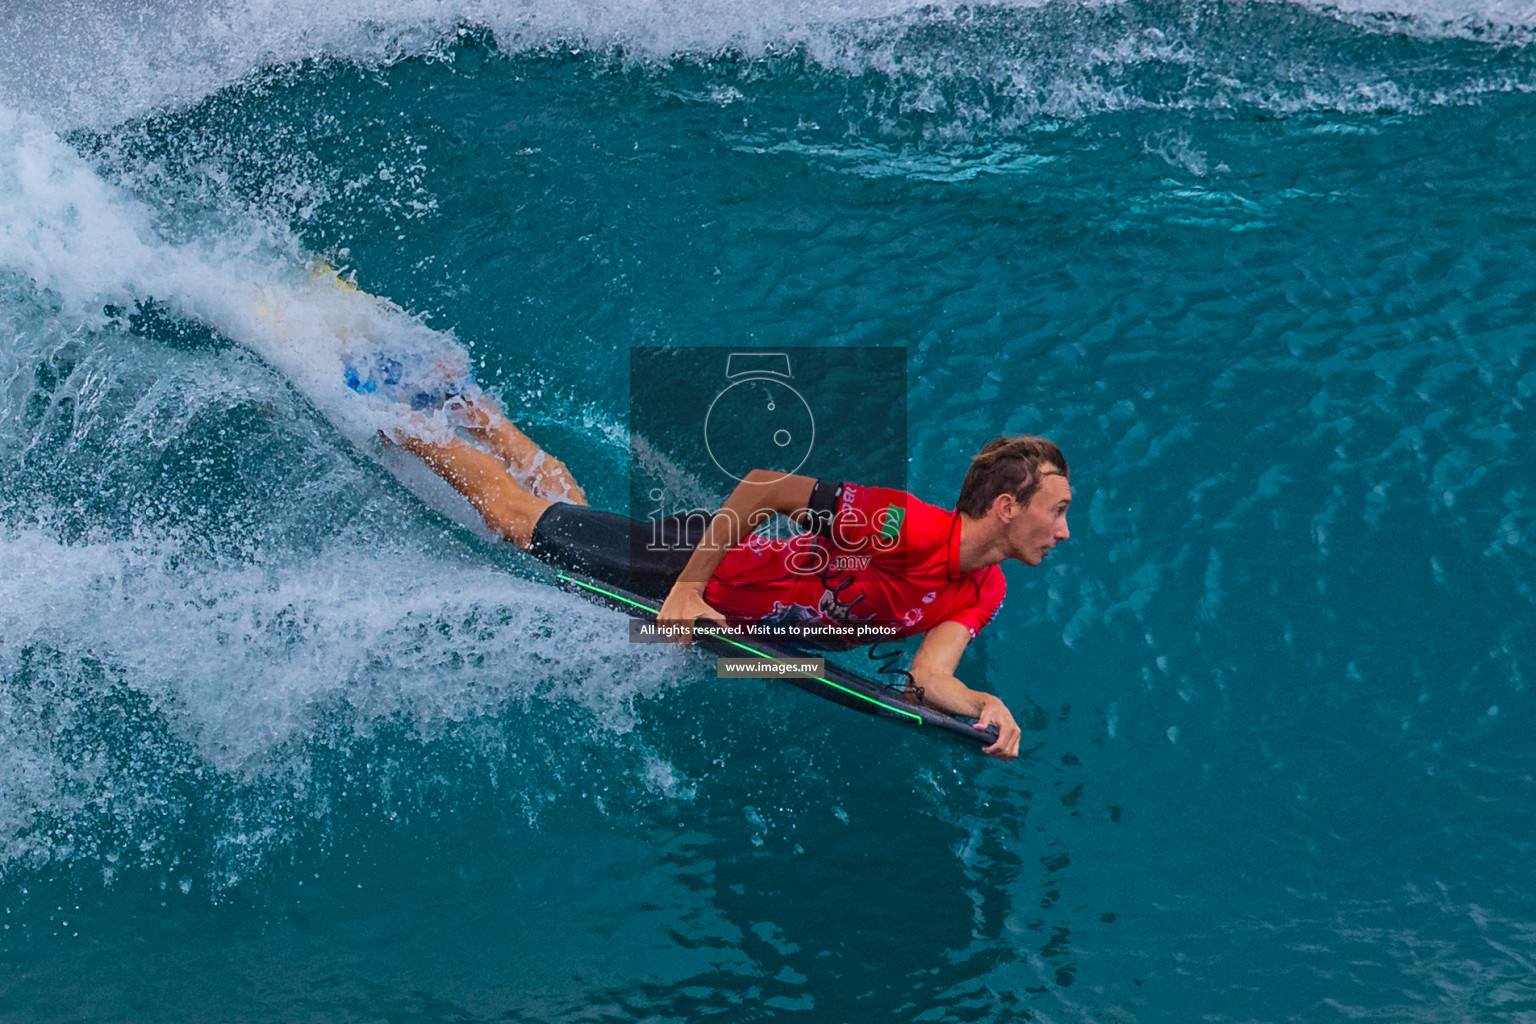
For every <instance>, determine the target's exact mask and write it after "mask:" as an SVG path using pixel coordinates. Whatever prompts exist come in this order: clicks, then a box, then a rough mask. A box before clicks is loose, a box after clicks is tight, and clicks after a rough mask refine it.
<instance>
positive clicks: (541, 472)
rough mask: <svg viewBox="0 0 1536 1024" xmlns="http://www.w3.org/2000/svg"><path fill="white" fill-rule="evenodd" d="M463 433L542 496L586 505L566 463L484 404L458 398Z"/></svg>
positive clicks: (581, 491)
mask: <svg viewBox="0 0 1536 1024" xmlns="http://www.w3.org/2000/svg"><path fill="white" fill-rule="evenodd" d="M460 402H461V403H462V407H461V409H460V410H459V416H460V420H461V422H462V423H463V425H464V429H465V430H467V431H469V433H470V434H472V435H474V436H475V437H476V438H478V439H480V440H482V441H484V442H485V443H486V444H487V445H489V446H490V448H491V450H492V451H493V452H495V453H496V454H497V455H498V456H499V457H500V458H501V460H502V461H503V462H505V463H506V465H507V468H508V469H510V470H511V471H512V472H514V473H516V474H517V475H518V476H520V477H523V478H525V479H526V480H527V481H528V483H529V484H530V485H531V486H532V487H533V489H534V490H535V491H537V492H538V493H540V494H541V495H555V496H557V497H564V498H567V499H569V500H570V501H572V502H575V503H576V504H577V505H585V504H586V503H587V495H586V492H585V491H583V490H582V489H581V486H580V485H579V484H577V483H576V478H575V477H574V476H572V475H571V471H570V470H569V469H567V468H566V466H565V463H563V462H561V461H560V460H559V459H557V458H555V457H554V456H553V455H550V454H549V453H548V452H546V451H544V450H543V449H542V448H540V447H539V446H538V445H536V444H534V443H533V440H532V439H531V438H529V436H528V435H527V434H525V433H523V432H522V431H521V430H518V429H517V427H516V426H514V425H513V424H512V421H511V420H509V419H507V418H506V417H505V416H503V415H502V414H501V413H500V412H499V411H498V410H497V409H495V408H493V407H492V406H491V405H490V404H488V403H485V402H477V401H475V400H474V399H471V398H460Z"/></svg>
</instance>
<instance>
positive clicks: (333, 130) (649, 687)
mask: <svg viewBox="0 0 1536 1024" xmlns="http://www.w3.org/2000/svg"><path fill="white" fill-rule="evenodd" d="M0 22H3V23H4V25H5V31H4V32H3V33H0V54H3V58H4V59H3V60H0V1020H5V1021H8V1022H9V1021H17V1022H36V1021H167V1022H171V1021H175V1022H180V1021H196V1022H203V1021H306V1022H307V1021H325V1022H351V1021H356V1022H377V1021H402V1022H403V1021H491V1020H497V1021H509V1020H510V1021H526V1022H534V1021H560V1022H566V1021H571V1022H575V1021H657V1022H660V1021H696V1020H718V1021H757V1020H764V1019H769V1018H773V1019H789V1020H805V1021H855V1022H864V1021H880V1020H902V1021H1018V1020H1037V1021H1059V1022H1067V1021H1105V1022H1110V1021H1115V1022H1119V1021H1127V1022H1128V1021H1178V1022H1188V1021H1196V1020H1201V1021H1222V1022H1226V1021H1233V1022H1237V1021H1307V1022H1324V1021H1334V1020H1340V1021H1342V1020H1359V1019H1364V1020H1374V1021H1437V1022H1438V1021H1445V1022H1450V1021H1457V1022H1460V1021H1532V1020H1536V884H1533V872H1532V866H1531V865H1532V855H1533V850H1532V847H1533V843H1536V812H1533V801H1536V785H1533V772H1536V767H1533V757H1532V752H1531V751H1532V744H1531V737H1532V734H1533V729H1536V714H1533V712H1532V708H1531V694H1530V691H1529V686H1530V685H1531V683H1532V676H1533V673H1536V627H1533V625H1532V619H1533V611H1536V609H1533V603H1536V589H1533V588H1536V572H1533V565H1532V545H1533V543H1536V482H1533V480H1532V471H1531V466H1532V464H1533V461H1536V444H1533V441H1532V431H1533V428H1536V422H1533V415H1532V406H1533V403H1536V326H1533V323H1532V320H1533V314H1536V192H1533V187H1532V185H1533V182H1536V97H1533V95H1532V93H1533V91H1536V46H1533V45H1532V43H1533V42H1536V8H1533V7H1532V6H1531V4H1530V3H1528V2H1525V0H1521V2H1514V0H1465V2H1464V0H1380V2H1378V0H1369V2H1357V0H1350V2H1346V3H1341V4H1339V5H1337V6H1335V5H1323V4H1306V3H1291V2H1231V3H1215V2H1197V0H1124V2H1098V0H1095V2H1077V0H1055V2H1048V3H1041V4H1036V3H999V4H978V5H962V4H952V3H937V4H919V3H915V2H906V0H852V2H850V3H847V4H838V5H832V6H823V5H813V4H798V3H786V2H770V3H766V4H758V5H748V4H728V3H723V2H718V0H714V2H705V3H699V4H681V3H675V2H671V0H660V2H641V0H598V2H593V3H590V4H575V3H562V2H558V0H506V2H495V0H457V2H454V0H444V2H428V0H353V2H340V3H335V4H330V5H309V4H298V3H292V2H290V0H244V2H240V0H229V2H209V0H202V2H199V0H176V2H170V0H157V2H152V3H127V2H121V3H119V2H108V3H99V4H85V3H61V4H58V5H52V6H49V7H46V8H45V7H43V6H41V5H32V4H25V3H21V2H13V3H10V4H7V5H5V6H4V7H3V8H0ZM321 261H327V262H328V263H329V264H330V265H332V266H337V267H342V268H345V270H346V271H347V272H348V273H352V274H355V276H356V282H357V284H358V285H359V287H360V288H362V289H363V290H364V292H365V293H366V294H364V293H359V292H351V291H347V290H345V289H341V288H338V287H337V286H336V285H335V283H334V281H333V280H332V279H331V278H330V277H329V276H328V275H327V274H326V273H325V272H323V271H320V272H317V269H316V268H317V267H318V266H319V265H320V263H321ZM371 296H376V297H378V298H373V297H371ZM386 299H387V301H385V300H386ZM343 337H345V338H351V339H358V338H362V339H367V340H370V341H377V342H378V343H380V344H381V345H382V346H383V347H385V348H393V349H395V350H401V349H406V350H417V349H421V350H426V349H433V348H436V349H447V350H451V351H462V352H466V353H467V355H468V358H469V359H470V360H471V361H472V363H473V364H474V366H475V367H476V373H477V374H478V376H479V379H480V380H481V381H482V382H483V383H484V385H485V386H486V387H487V388H488V389H490V390H492V391H494V392H495V393H497V394H498V395H499V396H500V397H501V398H502V399H503V400H504V402H505V403H506V405H507V406H508V408H509V409H510V410H511V411H512V413H513V416H514V418H515V419H517V420H518V422H520V423H522V424H523V425H524V426H526V428H527V429H528V430H529V431H530V432H531V433H533V434H534V436H535V437H536V438H538V439H539V440H540V441H542V442H543V443H544V444H545V445H546V446H547V447H548V448H550V449H551V450H552V451H555V452H556V453H557V454H559V455H560V456H561V457H562V458H563V459H565V460H566V461H567V462H568V463H569V464H570V465H571V467H572V468H573V470H574V471H575V472H576V474H577V476H578V477H579V478H580V479H581V480H582V481H583V482H584V483H585V484H586V485H587V488H588V492H589V494H590V495H591V496H592V498H593V500H594V501H595V502H596V503H599V504H607V505H610V506H618V507H622V506H623V505H624V503H625V502H626V500H627V495H628V491H627V481H628V474H629V470H630V468H631V461H630V460H631V455H630V451H631V445H632V442H635V443H637V447H638V448H639V449H641V450H646V449H645V446H644V442H645V440H646V439H644V438H633V437H631V436H630V433H629V425H628V401H629V383H630V382H629V379H628V368H629V357H628V353H629V350H630V349H631V348H633V347H636V346H654V345H701V344H708V345H721V346H733V347H742V348H751V347H771V346H775V345H781V346H853V345H861V346H886V345H889V346H905V347H906V349H907V353H908V369H909V376H908V385H909V398H908V409H907V414H908V424H909V426H908V434H909V436H908V447H909V449H910V456H911V458H910V463H909V466H908V480H907V483H908V485H909V486H910V488H911V489H912V490H914V491H915V492H916V493H918V494H919V495H920V496H922V497H924V498H927V499H929V500H932V501H936V502H941V503H948V502H949V501H951V500H952V496H953V494H954V491H955V490H956V488H957V487H958V484H959V481H960V477H961V475H962V473H963V469H964V464H965V459H966V458H967V456H968V455H969V454H970V452H971V451H973V450H974V449H975V448H976V447H978V446H979V445H980V444H982V443H984V442H985V441H986V440H988V439H989V438H991V437H992V436H994V435H996V434H999V433H1005V432H1025V431H1028V432H1040V433H1046V434H1048V435H1050V436H1051V437H1053V438H1055V439H1056V440H1058V441H1059V442H1060V443H1061V445H1062V446H1063V448H1064V449H1065V450H1066V452H1067V454H1068V456H1069V458H1070V459H1071V461H1072V466H1073V470H1074V476H1073V483H1074V486H1075V488H1076V505H1075V506H1074V511H1073V513H1072V521H1073V527H1074V532H1073V537H1072V539H1071V541H1070V542H1069V543H1068V544H1066V545H1065V546H1063V547H1062V548H1060V549H1058V551H1056V552H1055V553H1054V554H1053V555H1052V556H1051V558H1050V559H1048V560H1047V562H1046V563H1045V564H1044V565H1043V566H1042V567H1040V568H1039V569H1033V570H1031V569H1026V568H1024V567H1021V566H1017V565H1013V566H1010V567H1009V568H1008V570H1007V574H1008V579H1009V586H1010V592H1009V598H1008V601H1007V603H1006V605H1005V607H1004V609H1003V611H1002V612H1001V613H1000V615H999V616H998V618H997V619H996V620H995V621H994V623H993V624H992V625H991V626H990V627H989V628H988V629H987V630H986V631H985V632H984V633H983V635H982V637H981V638H980V639H979V640H978V641H977V642H976V643H975V644H974V645H973V648H972V650H971V651H970V652H969V653H968V655H967V658H966V661H965V662H964V664H963V665H962V675H963V676H965V677H966V678H968V679H970V680H972V681H974V682H975V683H976V684H977V685H980V686H984V687H986V688H989V689H992V690H994V691H996V692H997V693H999V694H1000V695H1002V696H1003V697H1004V699H1005V700H1006V701H1008V703H1009V704H1010V705H1011V706H1012V707H1013V708H1014V710H1015V712H1016V714H1017V715H1018V717H1019V719H1020V722H1021V724H1023V725H1024V728H1025V739H1024V748H1025V750H1026V751H1027V753H1026V755H1025V756H1024V757H1022V758H1021V759H1020V760H1019V761H1018V762H1016V763H1014V764H1012V765H1006V766H1005V765H999V764H996V763H994V762H990V761H987V760H984V759H982V758H979V757H976V756H975V755H973V754H971V753H969V752H967V751H966V750H964V749H961V748H959V747H955V746H951V745H949V744H945V743H940V742H937V741H935V740H933V739H932V738H930V737H927V736H924V735H922V734H921V733H920V732H918V731H916V730H909V729H906V728H904V727H901V726H898V725H895V724H891V723H887V722H880V721H875V720H872V719H866V718H864V717H861V716H856V715H853V714H851V713H849V712H847V711H845V710H842V709H839V708H836V707H834V706H832V705H830V704H827V703H824V702H820V701H817V700H815V699H814V698H811V697H808V696H806V695H804V694H801V693H800V692H798V691H796V690H794V689H792V688H790V687H786V686H783V685H781V684H774V683H768V682H731V683H721V682H718V681H716V680H715V679H714V678H713V675H714V672H713V665H712V664H711V663H710V661H709V660H708V659H706V658H704V657H702V656H697V655H684V654H681V653H678V652H675V651H671V650H667V649H660V648H657V647H653V646H648V645H630V644H628V643H627V642H625V633H624V623H623V620H622V619H620V618H619V617H617V616H616V615H614V614H613V613H610V612H607V611H603V610H600V609H597V608H595V607H593V606H591V605H588V604H586V603H584V602H582V601H580V600H579V599H577V598H575V597H573V596H571V595H568V594H564V593H562V592H560V591H558V590H555V589H552V588H550V587H549V586H547V585H546V582H545V580H544V578H543V577H542V576H541V575H540V573H539V571H538V569H537V568H536V567H535V566H533V565H532V564H531V563H529V562H528V561H527V560H526V559H523V558H522V557H521V556H519V555H517V554H516V553H515V552H513V551H511V550H509V549H508V548H506V547H505V546H504V545H498V544H495V543H493V542H491V541H490V540H488V539H487V538H486V537H485V536H484V535H483V534H481V533H478V532H476V531H475V530H473V529H468V528H466V527H465V526H463V525H462V524H461V522H460V520H461V518H462V516H461V515H460V514H459V513H461V512H462V509H459V510H458V511H457V512H456V510H455V509H454V507H453V506H452V504H451V502H449V501H447V500H446V499H445V498H444V497H443V495H442V494H441V492H440V491H439V492H434V491H432V490H431V488H430V486H429V484H430V481H429V480H424V479H422V478H420V477H419V475H418V477H416V478H412V476H411V471H410V467H409V466H406V465H404V464H401V463H398V462H391V461H390V458H389V456H388V455H387V453H381V452H380V451H379V449H378V446H377V444H376V443H375V442H374V441H373V440H372V438H373V435H374V432H375V431H376V429H377V427H378V426H379V424H378V422H377V421H376V419H375V418H373V417H374V413H373V412H371V411H369V410H368V409H366V408H363V407H362V406H363V404H362V403H360V402H359V401H358V400H357V396H355V395H352V394H351V393H350V392H348V391H347V390H346V389H345V387H344V385H343V384H342V383H341V382H340V379H339V375H338V374H337V373H336V372H335V371H336V365H337V364H336V356H335V350H336V344H337V339H338V338H343ZM648 457H649V458H650V459H651V460H652V462H653V463H654V465H653V466H652V467H651V468H653V469H654V468H655V467H658V466H659V467H662V468H663V469H665V470H666V471H667V472H668V473H670V474H671V475H672V478H673V479H675V480H676V481H679V483H678V486H679V487H680V488H683V489H684V490H686V489H688V488H690V487H691V488H693V489H694V491H695V492H696V493H697V494H699V495H701V496H703V497H705V498H708V497H712V496H713V497H717V496H718V488H714V487H713V485H712V484H711V483H710V481H709V480H708V478H707V475H706V473H705V469H706V463H705V462H704V461H703V459H702V455H701V453H700V452H699V451H696V450H666V451H661V450H656V451H650V454H649V456H648ZM1522 467H1524V468H1522ZM811 469H812V470H813V469H814V467H811ZM402 477H403V478H404V479H403V480H402ZM418 495H422V496H424V497H425V500H423V497H420V496H418Z"/></svg>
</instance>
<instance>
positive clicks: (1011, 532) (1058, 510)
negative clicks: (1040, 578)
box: [1008, 467, 1072, 565]
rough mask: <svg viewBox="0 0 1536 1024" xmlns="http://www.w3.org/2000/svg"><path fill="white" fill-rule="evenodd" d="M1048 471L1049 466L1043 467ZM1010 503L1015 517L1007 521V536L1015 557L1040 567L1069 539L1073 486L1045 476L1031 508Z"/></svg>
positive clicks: (1031, 501)
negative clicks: (1049, 555) (1057, 546)
mask: <svg viewBox="0 0 1536 1024" xmlns="http://www.w3.org/2000/svg"><path fill="white" fill-rule="evenodd" d="M1044 468H1049V467H1044ZM1009 501H1011V502H1012V503H1011V505H1009V506H1008V507H1009V508H1011V509H1012V512H1013V517H1012V519H1010V520H1009V522H1008V537H1009V540H1010V541H1011V542H1012V543H1011V547H1012V548H1013V557H1014V558H1017V559H1018V560H1019V561H1021V562H1023V563H1024V564H1025V565H1039V564H1040V562H1041V561H1042V560H1043V559H1044V558H1045V556H1046V555H1048V554H1050V551H1051V548H1054V547H1055V546H1056V545H1057V544H1060V543H1061V542H1062V541H1064V540H1066V539H1067V538H1068V537H1070V536H1071V535H1072V534H1071V531H1070V530H1068V529H1067V508H1068V506H1070V505H1071V504H1072V485H1071V484H1069V483H1067V478H1066V477H1064V476H1060V475H1057V474H1052V475H1051V476H1047V477H1045V479H1043V480H1042V481H1041V482H1040V489H1039V490H1038V491H1036V492H1035V493H1034V495H1033V496H1031V497H1030V499H1029V504H1028V505H1020V504H1019V503H1018V502H1016V501H1012V499H1011V498H1010V499H1009Z"/></svg>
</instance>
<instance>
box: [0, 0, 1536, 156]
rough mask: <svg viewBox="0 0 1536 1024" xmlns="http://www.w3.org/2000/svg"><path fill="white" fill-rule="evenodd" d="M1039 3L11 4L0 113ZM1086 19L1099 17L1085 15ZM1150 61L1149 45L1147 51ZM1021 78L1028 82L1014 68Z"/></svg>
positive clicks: (790, 36) (1502, 7)
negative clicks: (290, 69) (322, 72)
mask: <svg viewBox="0 0 1536 1024" xmlns="http://www.w3.org/2000/svg"><path fill="white" fill-rule="evenodd" d="M1041 6H1045V3H1044V0H1012V2H1008V3H1000V4H985V5H979V6H978V5H974V4H966V3H961V2H959V0H941V2H939V3H934V2H931V0H851V2H844V3H838V4H832V5H826V4H811V3H807V2H805V0H762V2H757V3H750V4H748V3H743V2H740V0H694V2H684V0H606V2H598V3H585V2H578V0H338V2H335V3H328V4H314V3H304V2H301V0H202V2H198V0H160V2H158V3H154V4H148V3H141V2H139V0H133V2H129V0H100V2H97V0H61V2H59V3H55V4H48V5H41V4H37V5H34V4H27V5H17V9H15V10H14V11H13V13H12V14H11V15H10V16H9V17H8V18H6V19H5V21H4V25H5V31H4V32H0V102H3V103H6V104H9V105H11V106H15V107H17V108H20V109H24V110H27V111H30V112H32V113H34V114H36V115H38V116H40V117H43V118H45V119H46V120H47V121H48V123H49V124H50V125H52V126H54V127H63V128H69V127H78V126H96V127H101V126H106V125H111V124H116V123H118V122H120V121H122V120H124V119H125V118H130V117H134V116H137V115H141V114H144V113H147V112H150V111H154V110H159V109H165V108H175V107H180V106H183V105H186V104H189V103H193V102H196V101H197V100H199V99H201V98H202V97H204V96H207V95H209V94H211V93H213V92H215V91H217V90H219V89H221V88H223V87H225V86H228V85H230V84H232V83H234V82H237V81H240V80H241V79H244V78H245V77H247V76H248V75H250V74H252V73H253V72H255V71H257V70H259V69H261V68H267V67H281V66H286V65H290V64H293V63H295V62H299V61H304V60H311V59H325V58H343V59H351V60H357V61H360V62H363V63H376V62H386V61H390V60H393V59H397V58H400V57H403V56H413V55H421V54H431V53H434V52H440V51H441V50H442V48H443V47H444V46H446V45H448V44H451V43H452V42H453V41H455V40H456V39H457V38H458V36H459V35H460V33H461V32H463V31H465V30H466V27H468V28H472V29H476V30H480V29H483V30H488V31H490V32H491V33H492V34H493V35H494V36H495V38H496V40H497V42H498V44H499V45H500V46H502V47H503V48H504V49H508V50H513V51H517V50H524V49H530V48H538V47H544V46H550V45H555V44H557V43H560V44H565V45H575V46H596V47H603V46H611V45H615V46H622V47H624V48H625V49H626V50H627V51H628V52H630V53H633V54H636V55H638V56H641V57H651V58H662V59H665V58H668V57H673V56H678V55H684V54H713V53H718V52H721V51H725V50H734V51H738V52H743V53H746V54H748V55H758V54H762V53H765V52H772V51H781V50H784V49H787V48H790V47H803V48H804V49H805V50H806V52H808V53H809V54H810V55H811V57H812V58H813V59H816V60H819V61H821V62H823V63H825V64H827V65H828V66H833V67H839V68H846V69H850V70H854V71H859V70H895V69H896V63H895V62H893V56H892V50H891V40H892V38H893V36H899V34H900V32H901V31H902V30H903V27H905V26H912V25H919V24H923V23H928V22H934V21H944V20H946V19H951V18H954V17H956V16H966V17H968V16H970V14H971V13H973V12H975V11H978V10H994V11H995V10H999V9H1007V8H1013V9H1025V8H1034V7H1041ZM1081 6H1082V7H1084V8H1085V9H1086V10H1092V9H1094V8H1098V7H1103V6H1105V5H1104V4H1103V3H1102V2H1097V0H1090V2H1087V3H1083V4H1081ZM1298 6H1304V7H1308V8H1310V9H1313V10H1317V11H1321V12H1323V13H1325V14H1327V15H1329V16H1335V17H1340V18H1344V19H1357V18H1376V19H1380V18H1381V17H1383V16H1385V17H1386V19H1387V20H1386V21H1385V22H1384V23H1383V22H1381V21H1379V20H1378V21H1377V22H1375V23H1374V24H1375V25H1376V27H1378V28H1379V27H1381V26H1382V24H1385V25H1386V26H1387V27H1388V28H1389V29H1390V30H1391V31H1400V32H1408V33H1414V34H1422V35H1425V36H1430V37H1434V36H1443V35H1461V36H1466V37H1469V38H1485V39H1490V40H1492V41H1495V42H1507V41H1511V40H1513V41H1516V42H1524V41H1529V39H1530V37H1531V33H1532V31H1533V30H1536V5H1533V4H1532V3H1531V2H1530V0H1343V2H1339V3H1321V2H1317V3H1304V4H1299V5H1298ZM1148 45H1149V46H1152V48H1153V49H1155V44H1148ZM1017 70H1018V71H1019V73H1021V74H1025V75H1026V76H1027V75H1028V69H1027V68H1020V69H1017Z"/></svg>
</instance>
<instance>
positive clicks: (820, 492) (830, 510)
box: [805, 480, 843, 537]
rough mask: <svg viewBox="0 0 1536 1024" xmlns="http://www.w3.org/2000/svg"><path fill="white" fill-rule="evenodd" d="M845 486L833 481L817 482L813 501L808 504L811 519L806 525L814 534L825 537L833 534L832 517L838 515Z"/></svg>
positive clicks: (812, 490) (812, 495)
mask: <svg viewBox="0 0 1536 1024" xmlns="http://www.w3.org/2000/svg"><path fill="white" fill-rule="evenodd" d="M842 497H843V485H842V484H840V483H835V482H833V481H831V480H817V481H816V486H815V487H812V488H811V500H810V501H809V502H807V503H806V507H807V508H808V509H809V510H810V513H811V519H810V522H808V523H806V524H805V525H806V527H807V529H809V530H810V531H811V532H812V533H814V534H817V535H819V536H822V537H825V536H828V535H829V534H830V533H831V532H832V517H833V516H835V515H837V503H838V502H839V501H841V500H842Z"/></svg>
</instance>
